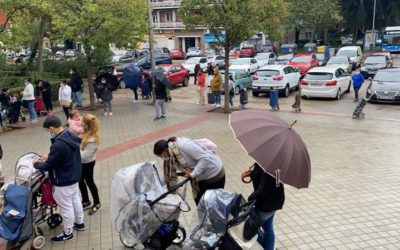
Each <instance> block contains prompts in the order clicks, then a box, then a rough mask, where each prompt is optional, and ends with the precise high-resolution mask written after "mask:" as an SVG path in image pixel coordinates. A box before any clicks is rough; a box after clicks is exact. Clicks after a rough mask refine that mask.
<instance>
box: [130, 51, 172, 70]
mask: <svg viewBox="0 0 400 250" xmlns="http://www.w3.org/2000/svg"><path fill="white" fill-rule="evenodd" d="M154 58H155V60H156V65H159V64H172V59H171V58H170V57H169V54H167V53H160V54H155V55H154ZM135 64H136V65H137V66H139V67H142V68H143V69H151V60H150V55H144V56H142V57H139V58H138V59H137V60H136V63H135Z"/></svg>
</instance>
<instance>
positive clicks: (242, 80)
mask: <svg viewBox="0 0 400 250" xmlns="http://www.w3.org/2000/svg"><path fill="white" fill-rule="evenodd" d="M221 75H222V90H221V91H222V92H224V91H225V71H223V70H221ZM229 75H232V78H233V89H234V90H235V91H234V92H235V95H238V94H239V89H240V87H239V86H242V87H243V88H251V85H252V82H253V79H252V77H251V75H250V74H249V73H247V72H246V71H244V70H229Z"/></svg>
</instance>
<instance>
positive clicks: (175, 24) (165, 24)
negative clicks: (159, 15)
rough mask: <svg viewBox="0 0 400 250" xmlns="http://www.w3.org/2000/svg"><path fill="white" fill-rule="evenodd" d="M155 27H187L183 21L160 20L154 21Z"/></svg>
mask: <svg viewBox="0 0 400 250" xmlns="http://www.w3.org/2000/svg"><path fill="white" fill-rule="evenodd" d="M154 27H155V28H156V29H157V28H158V29H164V28H181V29H183V28H185V25H183V23H182V22H160V23H154Z"/></svg>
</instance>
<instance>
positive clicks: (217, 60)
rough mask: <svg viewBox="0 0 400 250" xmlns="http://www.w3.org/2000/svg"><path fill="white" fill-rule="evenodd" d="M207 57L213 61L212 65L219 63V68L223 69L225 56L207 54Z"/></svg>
mask: <svg viewBox="0 0 400 250" xmlns="http://www.w3.org/2000/svg"><path fill="white" fill-rule="evenodd" d="M207 59H208V61H209V62H211V65H212V66H213V67H215V66H217V65H218V68H220V69H222V68H223V67H224V65H225V57H224V56H220V55H217V56H207Z"/></svg>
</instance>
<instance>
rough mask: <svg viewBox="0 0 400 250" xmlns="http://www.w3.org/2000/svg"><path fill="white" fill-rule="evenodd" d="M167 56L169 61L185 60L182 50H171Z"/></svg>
mask: <svg viewBox="0 0 400 250" xmlns="http://www.w3.org/2000/svg"><path fill="white" fill-rule="evenodd" d="M169 56H170V57H171V59H185V52H184V51H183V50H182V49H173V50H171V53H169Z"/></svg>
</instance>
